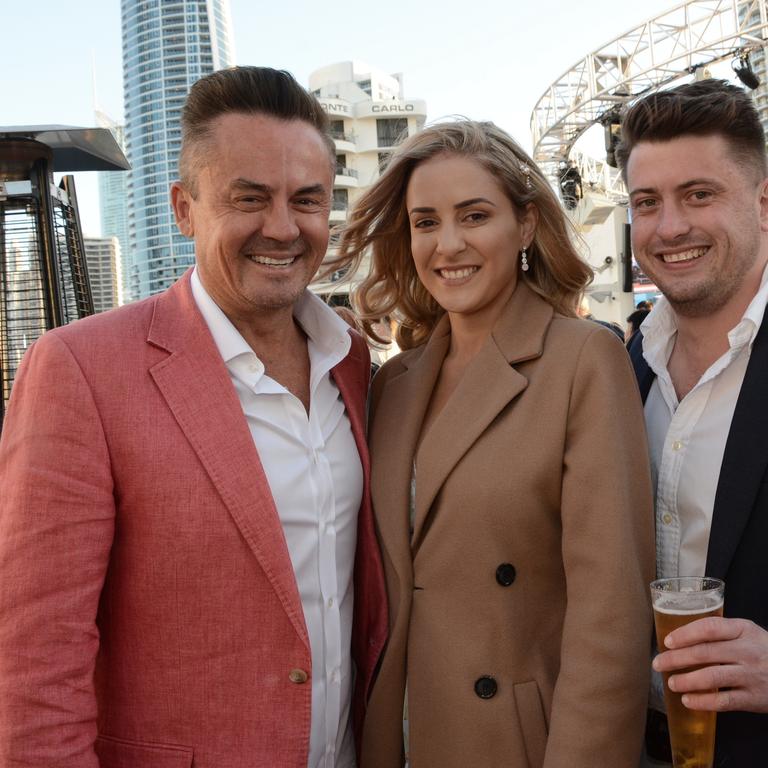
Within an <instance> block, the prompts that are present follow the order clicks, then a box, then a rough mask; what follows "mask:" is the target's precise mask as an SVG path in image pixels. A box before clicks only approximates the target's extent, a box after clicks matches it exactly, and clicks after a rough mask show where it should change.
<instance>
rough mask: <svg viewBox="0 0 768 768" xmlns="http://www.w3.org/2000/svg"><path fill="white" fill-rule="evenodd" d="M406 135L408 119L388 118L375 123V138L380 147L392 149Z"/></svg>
mask: <svg viewBox="0 0 768 768" xmlns="http://www.w3.org/2000/svg"><path fill="white" fill-rule="evenodd" d="M407 135H408V119H407V118H405V117H390V118H389V119H387V120H377V121H376V137H377V138H378V142H379V144H378V145H379V146H380V147H394V146H395V145H396V144H399V143H400V141H402V139H404V138H405V137H406V136H407Z"/></svg>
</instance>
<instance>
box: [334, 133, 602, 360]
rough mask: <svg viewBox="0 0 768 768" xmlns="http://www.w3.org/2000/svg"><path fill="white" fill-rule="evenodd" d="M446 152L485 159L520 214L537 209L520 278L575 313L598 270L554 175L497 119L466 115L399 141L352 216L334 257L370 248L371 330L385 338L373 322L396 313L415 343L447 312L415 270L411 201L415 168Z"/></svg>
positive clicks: (357, 256) (367, 321)
mask: <svg viewBox="0 0 768 768" xmlns="http://www.w3.org/2000/svg"><path fill="white" fill-rule="evenodd" d="M440 154H448V155H460V156H462V157H468V158H470V159H473V160H476V161H477V162H478V163H480V164H481V165H482V166H484V167H485V168H486V169H487V170H488V171H489V172H490V173H491V174H493V176H494V177H496V179H498V181H499V183H500V184H501V186H502V188H503V190H504V192H505V194H506V195H507V197H508V198H509V200H510V201H511V202H512V204H513V206H514V208H515V210H516V211H517V213H518V215H521V214H522V213H523V212H524V211H525V210H526V208H527V207H528V206H529V205H533V206H534V207H535V208H536V209H537V210H538V213H539V220H538V224H537V226H536V232H535V234H534V238H533V241H532V242H531V245H530V246H529V248H528V263H529V270H528V271H527V272H521V273H520V275H519V279H521V280H524V281H525V282H526V283H527V284H528V285H529V286H530V287H531V288H532V289H533V290H534V291H535V292H536V293H538V294H539V295H540V296H542V297H543V298H544V299H545V300H546V301H547V302H549V303H550V304H551V305H552V306H553V307H555V309H556V310H558V311H559V312H562V313H564V314H568V315H574V314H575V311H576V306H577V304H578V300H579V296H580V294H581V292H582V291H583V289H584V287H585V286H586V285H587V283H589V281H590V280H591V278H592V270H591V269H590V267H589V266H588V265H587V264H586V263H585V262H584V261H583V260H582V259H581V258H580V256H579V255H578V254H577V253H576V250H575V249H574V246H573V243H572V240H571V236H570V235H571V230H570V225H569V223H568V220H567V219H566V217H565V214H564V213H563V209H562V207H561V206H560V202H559V201H558V199H557V197H556V196H555V194H554V192H553V191H552V187H551V186H550V183H549V181H548V180H547V179H546V178H545V177H544V175H543V174H542V173H541V171H540V170H539V169H538V168H537V167H536V165H535V164H534V162H533V160H531V158H530V157H529V156H528V155H527V154H526V153H525V152H524V151H523V149H522V148H521V147H520V146H519V145H518V144H517V143H516V142H515V141H514V140H513V139H512V138H511V137H510V136H509V135H508V134H507V133H505V132H504V131H502V130H501V129H500V128H498V127H497V126H495V125H494V124H493V123H478V122H474V121H471V120H459V121H456V122H446V123H439V124H436V125H432V126H430V127H429V128H426V129H424V130H423V131H421V132H420V133H417V134H415V135H413V136H411V137H410V138H409V139H407V140H406V141H405V142H404V143H403V144H402V145H400V146H399V147H398V148H397V149H396V150H395V152H394V153H393V155H392V158H391V161H390V163H389V164H388V165H387V168H386V170H385V171H384V173H383V174H382V176H381V177H380V178H379V179H378V181H376V182H375V183H374V184H373V186H372V187H371V188H370V189H369V190H368V191H367V192H366V193H365V194H364V195H363V196H362V197H361V198H360V200H358V202H357V205H356V206H355V209H354V211H353V212H352V214H351V216H350V220H349V224H348V226H347V227H346V229H345V230H344V234H343V236H342V241H341V246H340V249H339V255H338V259H337V261H336V262H335V263H338V264H346V263H352V265H353V267H352V269H355V268H356V267H357V266H358V265H359V264H360V261H361V260H362V258H363V256H364V254H366V253H368V252H370V256H371V267H370V272H369V274H368V276H367V277H366V278H365V279H364V280H363V282H362V283H361V284H360V286H359V288H358V289H357V291H356V292H355V293H354V296H353V299H354V304H355V308H356V309H357V310H358V314H359V316H360V319H361V322H362V325H363V328H364V330H365V332H366V334H367V335H368V336H369V337H370V338H372V339H374V340H376V341H379V342H386V341H388V339H386V340H385V339H381V338H379V337H378V335H377V334H376V332H375V331H374V330H373V327H372V326H373V324H374V323H375V322H376V321H377V320H378V319H379V318H381V317H384V316H385V315H394V317H395V319H396V321H397V323H398V330H397V333H396V341H397V343H398V345H399V346H400V347H401V349H408V348H410V347H414V346H416V345H418V344H421V343H423V342H425V341H426V340H427V338H428V337H429V335H430V334H431V333H432V330H433V329H434V327H435V325H436V324H437V321H438V320H439V319H440V317H441V316H442V314H443V312H444V310H443V309H442V307H440V305H439V304H438V303H437V302H436V301H435V300H434V298H432V296H431V295H430V294H429V293H428V292H427V290H426V288H424V286H423V285H422V283H421V281H420V280H419V277H418V274H417V273H416V267H415V266H414V263H413V258H412V256H411V234H410V225H409V221H408V214H407V211H406V209H405V195H406V190H407V187H408V183H409V181H410V178H411V174H412V173H413V171H414V169H415V168H416V167H417V166H418V165H419V164H420V163H423V162H424V161H426V160H429V159H430V158H432V157H435V156H437V155H440ZM329 268H333V265H329Z"/></svg>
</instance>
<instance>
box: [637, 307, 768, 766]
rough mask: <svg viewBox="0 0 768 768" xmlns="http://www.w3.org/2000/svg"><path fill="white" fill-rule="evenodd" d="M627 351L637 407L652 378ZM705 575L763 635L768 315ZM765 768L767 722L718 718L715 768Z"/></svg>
mask: <svg viewBox="0 0 768 768" xmlns="http://www.w3.org/2000/svg"><path fill="white" fill-rule="evenodd" d="M642 346H643V344H642V333H641V332H638V333H637V334H635V337H634V338H633V339H632V341H631V343H630V345H629V354H630V357H631V358H632V364H633V366H634V368H635V374H636V376H637V381H638V384H639V386H640V393H641V395H642V397H643V403H645V399H646V397H647V396H648V392H649V390H650V388H651V385H652V384H653V379H654V378H655V374H654V373H653V371H652V370H651V369H650V368H649V367H648V364H647V363H646V362H645V358H644V357H643V354H642ZM705 573H706V574H707V576H713V577H715V578H719V579H723V580H724V581H725V615H726V616H730V617H738V618H744V619H751V620H752V621H754V622H755V623H756V624H759V625H760V626H761V627H764V628H768V312H766V315H765V317H764V319H763V322H762V325H761V327H760V330H759V332H758V334H757V337H756V338H755V341H754V344H753V346H752V353H751V355H750V358H749V365H748V366H747V371H746V374H745V375H744V382H743V384H742V385H741V391H740V392H739V397H738V400H737V402H736V410H735V411H734V414H733V421H732V422H731V428H730V430H729V432H728V439H727V441H726V445H725V455H724V456H723V463H722V466H721V467H720V478H719V480H718V483H717V492H716V494H715V507H714V512H713V516H712V528H711V530H710V534H709V549H708V551H707V565H706V571H705ZM760 766H768V715H762V714H755V713H751V712H725V713H719V714H718V716H717V737H716V742H715V768H759V767H760Z"/></svg>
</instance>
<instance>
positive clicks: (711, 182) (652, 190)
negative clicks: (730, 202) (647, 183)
mask: <svg viewBox="0 0 768 768" xmlns="http://www.w3.org/2000/svg"><path fill="white" fill-rule="evenodd" d="M702 184H704V185H706V186H709V187H715V188H716V189H723V185H722V183H721V182H719V181H717V179H710V178H707V177H705V176H702V177H701V178H698V179H689V180H688V181H684V182H683V183H682V184H678V185H677V186H676V187H675V189H676V190H677V191H680V192H685V190H686V189H691V187H699V186H701V185H702ZM658 191H659V190H658V189H656V187H639V188H638V189H633V190H632V191H631V192H630V193H629V196H630V197H635V196H637V195H655V194H658Z"/></svg>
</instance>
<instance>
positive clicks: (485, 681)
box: [475, 675, 499, 699]
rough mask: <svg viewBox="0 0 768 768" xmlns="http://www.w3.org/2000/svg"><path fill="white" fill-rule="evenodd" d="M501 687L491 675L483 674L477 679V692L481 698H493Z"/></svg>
mask: <svg viewBox="0 0 768 768" xmlns="http://www.w3.org/2000/svg"><path fill="white" fill-rule="evenodd" d="M498 689H499V687H498V685H496V681H495V680H494V679H493V678H492V677H491V676H490V675H483V676H482V677H478V678H477V680H475V693H476V694H477V695H478V696H479V697H480V698H481V699H492V698H493V697H494V696H495V695H496V691H498Z"/></svg>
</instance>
